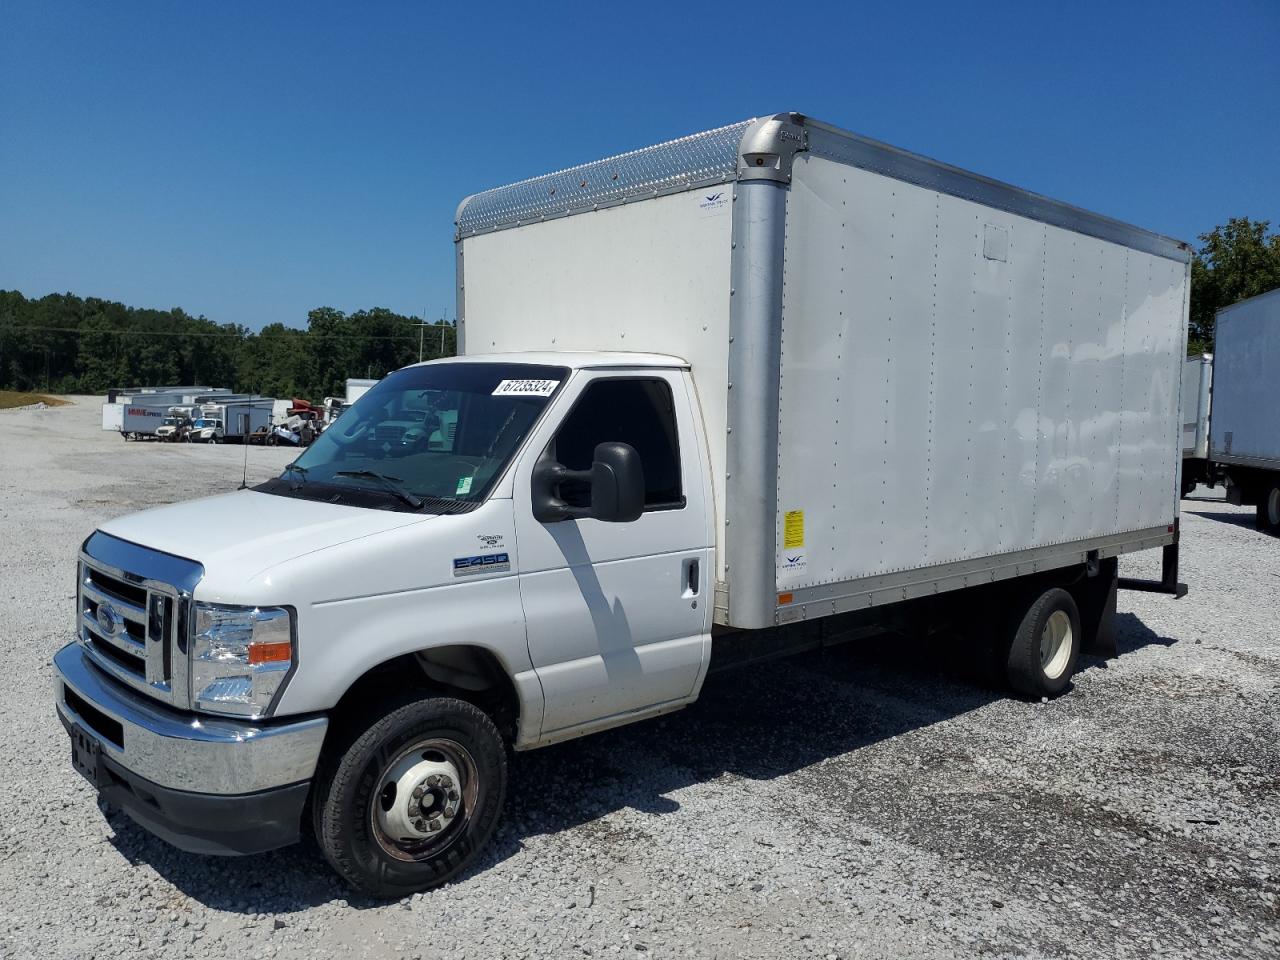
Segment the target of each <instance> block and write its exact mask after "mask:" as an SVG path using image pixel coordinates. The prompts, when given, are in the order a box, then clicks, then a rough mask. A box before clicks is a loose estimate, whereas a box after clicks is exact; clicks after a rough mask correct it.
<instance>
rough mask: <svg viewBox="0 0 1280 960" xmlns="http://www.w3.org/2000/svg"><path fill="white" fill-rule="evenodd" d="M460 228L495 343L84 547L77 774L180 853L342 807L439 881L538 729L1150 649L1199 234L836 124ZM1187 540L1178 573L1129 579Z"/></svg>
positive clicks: (349, 832) (375, 857) (476, 329)
mask: <svg viewBox="0 0 1280 960" xmlns="http://www.w3.org/2000/svg"><path fill="white" fill-rule="evenodd" d="M457 228H458V229H457V243H458V251H457V254H458V255H457V264H458V270H459V276H458V284H457V286H458V290H459V301H458V328H457V329H458V335H459V340H460V342H461V345H462V348H463V350H464V354H465V355H463V356H459V357H457V358H453V359H448V360H439V361H434V362H431V363H426V364H419V365H415V366H411V367H408V368H406V369H403V370H400V371H397V372H396V373H393V374H391V375H390V376H388V377H387V378H386V379H384V380H382V381H380V382H379V383H378V384H377V385H375V386H373V387H371V388H370V389H369V390H368V391H367V392H366V393H365V394H364V395H363V396H361V397H360V398H359V399H357V400H356V401H355V402H354V404H353V405H352V406H351V407H350V409H348V410H347V411H346V412H345V413H343V414H342V416H341V417H340V418H339V419H338V420H337V421H336V422H335V423H333V424H332V425H331V426H330V427H329V428H328V429H327V430H326V431H325V432H324V433H323V434H322V435H321V436H320V438H319V439H318V440H317V442H316V443H315V444H314V445H313V446H312V447H311V448H310V449H309V450H307V451H305V452H303V453H302V454H301V455H300V456H299V457H298V458H297V459H296V460H295V461H294V462H293V463H291V464H290V465H289V466H288V467H287V468H286V469H285V471H284V473H283V474H281V476H280V477H279V478H277V479H275V480H272V481H269V482H268V483H266V484H263V485H261V486H259V487H257V488H256V489H254V490H251V491H243V492H239V493H235V494H229V495H226V496H224V497H221V498H213V499H204V500H201V501H199V502H198V503H189V504H175V505H170V506H165V507H160V508H158V509H155V510H150V511H146V512H144V513H140V514H135V515H133V516H129V517H122V518H117V519H114V520H111V521H110V522H108V523H106V524H104V525H103V526H102V527H101V528H100V529H99V530H97V531H96V532H94V533H93V534H92V535H91V536H90V537H89V539H88V540H87V541H85V543H84V546H83V549H82V551H81V553H80V556H79V563H80V567H79V583H80V588H79V595H78V601H77V602H78V604H79V608H78V609H79V618H80V619H79V621H78V627H79V636H78V641H77V642H76V643H75V644H72V645H69V646H67V647H66V648H64V649H63V650H61V651H60V652H59V653H58V654H57V656H56V657H55V665H56V668H57V671H58V676H59V683H58V689H57V703H58V712H59V715H60V717H61V718H62V722H63V723H64V724H65V726H66V728H67V730H68V732H69V734H70V736H71V740H72V762H73V764H74V765H75V767H76V768H77V769H78V770H80V771H81V772H82V773H83V774H84V775H85V776H86V777H87V778H88V779H89V780H90V782H91V783H92V784H93V786H94V787H95V789H97V790H99V791H100V792H101V794H102V795H103V796H104V797H105V798H106V799H107V800H109V801H110V802H111V803H113V804H115V805H118V806H120V807H122V808H123V809H124V810H125V811H127V812H128V814H129V815H130V816H131V817H133V818H134V819H135V820H137V821H138V822H140V823H142V824H143V825H144V826H146V827H148V828H149V829H151V830H153V831H155V832H156V833H157V834H158V835H160V836H162V837H164V838H165V839H167V840H169V841H170V842H172V843H175V844H177V845H179V846H181V847H183V848H185V849H189V850H197V851H201V852H217V853H230V852H234V853H252V852H256V851H260V850H267V849H271V848H274V847H278V846H281V845H284V844H287V843H291V842H293V841H295V840H297V839H298V837H299V836H300V835H301V833H302V832H303V829H304V827H303V823H302V819H303V817H304V815H306V816H309V817H310V824H309V829H310V832H312V833H314V836H315V837H316V838H317V841H318V842H319V845H320V847H321V849H322V850H323V851H324V853H325V856H326V857H327V858H328V860H329V862H330V864H331V865H332V866H333V867H334V868H335V869H336V870H337V871H338V872H339V873H340V874H341V875H342V876H343V877H345V878H346V879H347V880H348V881H349V882H350V883H351V884H352V885H354V886H356V887H357V888H359V889H362V890H364V891H367V892H369V893H372V894H375V895H379V896H395V897H401V896H404V895H406V894H407V893H410V892H412V891H414V890H420V889H423V888H427V887H431V886H435V885H438V884H441V883H443V882H445V881H447V880H449V879H450V878H452V877H455V876H457V875H458V873H459V872H460V871H462V870H464V869H466V868H467V866H468V865H469V864H472V863H474V862H475V860H476V858H477V856H479V855H480V853H481V851H483V850H484V848H485V845H486V844H487V842H488V840H489V838H490V837H491V836H492V835H493V832H494V830H495V828H496V825H497V823H498V819H499V816H500V813H501V809H502V806H503V801H504V797H505V794H506V790H507V749H508V747H511V748H514V749H517V750H527V749H532V748H535V747H540V746H544V745H546V744H551V743H556V742H559V741H562V740H566V739H570V738H573V737H578V736H582V735H584V734H588V733H592V732H594V731H598V730H603V729H607V728H609V727H614V726H617V725H620V724H624V723H630V722H632V721H635V720H640V719H644V718H646V717H653V716H657V715H660V714H664V713H667V712H670V711H673V710H678V709H680V708H681V707H683V706H685V705H686V704H688V703H690V702H692V701H693V700H695V699H696V698H697V697H698V695H699V692H700V690H701V688H702V685H703V681H704V679H705V677H706V676H707V673H708V672H709V671H711V670H718V669H723V668H726V667H730V666H741V665H743V664H748V663H754V662H758V661H761V660H765V659H768V658H771V657H777V656H782V655H785V654H789V653H794V652H799V651H802V650H810V649H815V648H820V647H823V646H827V645H832V644H836V643H841V642H847V641H852V640H859V641H863V642H880V643H891V642H893V638H894V637H895V636H896V635H899V634H901V633H902V632H904V631H910V632H927V633H940V632H945V633H947V634H949V635H953V636H957V637H960V638H964V639H966V641H967V642H968V643H969V645H970V646H969V649H970V650H971V653H972V656H973V657H974V658H975V659H976V660H978V661H980V662H983V663H990V664H993V665H994V667H995V670H996V673H997V674H998V676H999V678H1000V680H1001V682H1002V683H1003V684H1004V685H1006V686H1007V687H1008V688H1009V689H1011V690H1012V691H1014V692H1015V693H1017V694H1018V695H1019V696H1024V697H1028V698H1034V699H1037V700H1039V699H1041V698H1051V697H1055V696H1057V695H1059V694H1061V693H1063V692H1064V691H1065V690H1066V689H1067V688H1068V687H1069V686H1070V682H1071V676H1072V673H1073V671H1074V669H1075V666H1076V663H1077V660H1078V657H1079V655H1080V652H1081V650H1083V649H1088V650H1094V651H1097V652H1099V653H1103V654H1108V655H1114V652H1115V641H1114V628H1113V617H1114V612H1115V602H1116V591H1117V589H1118V588H1119V587H1120V586H1130V587H1133V588H1136V589H1148V590H1155V591H1162V592H1166V593H1170V594H1175V595H1180V594H1181V593H1183V592H1185V587H1183V586H1182V585H1180V584H1179V583H1178V582H1177V550H1178V509H1179V497H1178V493H1179V471H1180V466H1181V457H1180V452H1181V444H1180V432H1181V430H1180V411H1179V406H1178V400H1179V384H1180V379H1181V370H1182V360H1183V356H1184V354H1185V350H1186V329H1187V312H1186V311H1187V303H1188V297H1187V294H1188V285H1189V274H1190V248H1189V247H1188V246H1187V245H1186V244H1183V243H1178V242H1176V241H1173V240H1170V239H1168V238H1165V237H1162V236H1158V235H1156V234H1153V233H1150V232H1147V231H1145V230H1140V229H1138V228H1136V227H1131V226H1127V225H1124V224H1121V223H1118V222H1116V221H1114V220H1111V219H1108V218H1106V217H1101V216H1097V215H1095V214H1091V213H1087V212H1085V211H1082V210H1079V209H1076V208H1074V207H1071V206H1068V205H1066V204H1062V203H1057V202H1055V201H1052V200H1049V199H1047V198H1045V197H1042V196H1038V195H1034V194H1030V193H1027V192H1025V191H1023V190H1020V189H1017V188H1015V187H1011V186H1008V185H1005V184H1001V183H997V182H995V181H992V180H988V179H986V178H984V177H980V176H977V175H975V174H970V173H966V172H964V171H961V170H958V169H956V168H954V167H949V166H946V165H943V164H940V163H937V162H935V161H932V160H929V159H926V158H924V157H920V156H915V155H912V154H907V153H904V152H902V151H899V150H896V149H894V148H892V147H889V146H886V145H884V144H881V143H878V142H876V141H873V140H868V139H866V138H863V137H859V136H857V135H855V134H851V133H848V132H845V131H842V130H839V129H837V128H835V127H832V126H829V125H827V124H824V123H820V122H817V121H813V120H811V119H809V118H806V117H802V116H800V115H796V114H780V115H777V116H772V117H765V118H762V119H757V120H751V121H746V122H743V123H740V124H735V125H733V126H730V127H723V128H720V129H717V130H712V131H709V132H706V133H703V134H698V135H695V136H692V137H686V138H683V139H681V140H676V141H672V142H670V143H665V144H659V145H657V146H654V147H650V148H647V149H644V150H639V151H635V152H632V153H630V154H627V155H626V156H625V157H622V158H611V159H608V160H603V161H599V162H596V163H590V164H586V165H584V166H580V167H576V168H573V169H571V170H568V171H563V172H560V173H554V174H548V175H546V176H543V177H538V178H534V179H532V180H526V181H522V182H521V183H518V184H515V185H512V186H510V187H503V188H499V189H496V190H490V191H486V192H484V193H481V194H477V195H476V196H473V197H470V198H468V199H467V200H465V201H464V202H463V203H462V205H461V206H460V208H459V211H458V218H457ZM566 264H571V265H572V266H573V268H572V269H565V265H566ZM464 269H465V283H464V282H463V281H464V277H463V271H464ZM553 345H554V346H553ZM784 347H785V349H784ZM1085 425H1087V426H1088V429H1085V428H1084V426H1085ZM1154 548H1160V549H1162V559H1163V565H1162V566H1163V574H1162V578H1161V580H1160V581H1159V582H1136V581H1121V580H1120V579H1119V578H1118V576H1117V558H1118V557H1119V556H1120V555H1121V554H1124V553H1129V552H1132V551H1139V550H1148V549H1154Z"/></svg>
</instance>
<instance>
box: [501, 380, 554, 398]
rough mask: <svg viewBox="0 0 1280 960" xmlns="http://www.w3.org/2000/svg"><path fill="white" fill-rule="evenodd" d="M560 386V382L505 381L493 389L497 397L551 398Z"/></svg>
mask: <svg viewBox="0 0 1280 960" xmlns="http://www.w3.org/2000/svg"><path fill="white" fill-rule="evenodd" d="M558 386H560V381H559V380H503V381H502V382H501V383H499V384H498V385H497V386H496V387H494V388H493V394H492V395H493V396H495V397H549V396H551V394H553V393H555V392H556V387H558Z"/></svg>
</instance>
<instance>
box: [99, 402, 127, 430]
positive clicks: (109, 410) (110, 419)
mask: <svg viewBox="0 0 1280 960" xmlns="http://www.w3.org/2000/svg"><path fill="white" fill-rule="evenodd" d="M102 429H103V430H114V431H115V432H116V433H124V404H123V403H111V402H110V401H108V402H107V403H104V404H103V405H102Z"/></svg>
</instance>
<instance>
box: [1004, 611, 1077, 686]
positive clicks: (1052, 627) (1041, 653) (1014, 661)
mask: <svg viewBox="0 0 1280 960" xmlns="http://www.w3.org/2000/svg"><path fill="white" fill-rule="evenodd" d="M1080 641H1081V628H1080V611H1079V609H1078V608H1077V606H1076V601H1075V599H1074V598H1073V597H1072V596H1071V594H1069V593H1068V592H1067V591H1066V590H1063V589H1062V588H1061V587H1053V588H1051V589H1049V590H1046V591H1045V592H1044V593H1042V594H1040V595H1039V596H1038V597H1037V598H1036V599H1035V602H1034V603H1032V604H1031V606H1030V607H1029V608H1027V609H1026V611H1025V612H1024V613H1023V615H1022V617H1021V618H1019V619H1018V620H1016V621H1015V622H1014V626H1013V629H1012V632H1011V636H1010V640H1009V647H1008V655H1007V656H1006V658H1005V676H1006V678H1007V679H1008V681H1009V686H1011V687H1013V689H1014V690H1015V691H1017V692H1018V693H1020V694H1022V695H1023V696H1024V697H1030V698H1033V699H1037V700H1038V699H1040V698H1041V697H1056V696H1058V694H1060V693H1062V691H1064V690H1066V689H1067V686H1068V685H1069V684H1070V683H1071V674H1072V673H1074V672H1075V668H1076V661H1077V660H1079V658H1080Z"/></svg>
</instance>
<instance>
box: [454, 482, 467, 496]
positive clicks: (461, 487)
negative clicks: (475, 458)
mask: <svg viewBox="0 0 1280 960" xmlns="http://www.w3.org/2000/svg"><path fill="white" fill-rule="evenodd" d="M470 492H471V478H470V477H459V478H458V489H457V491H456V492H455V493H454V496H456V497H461V496H465V495H466V494H468V493H470Z"/></svg>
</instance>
